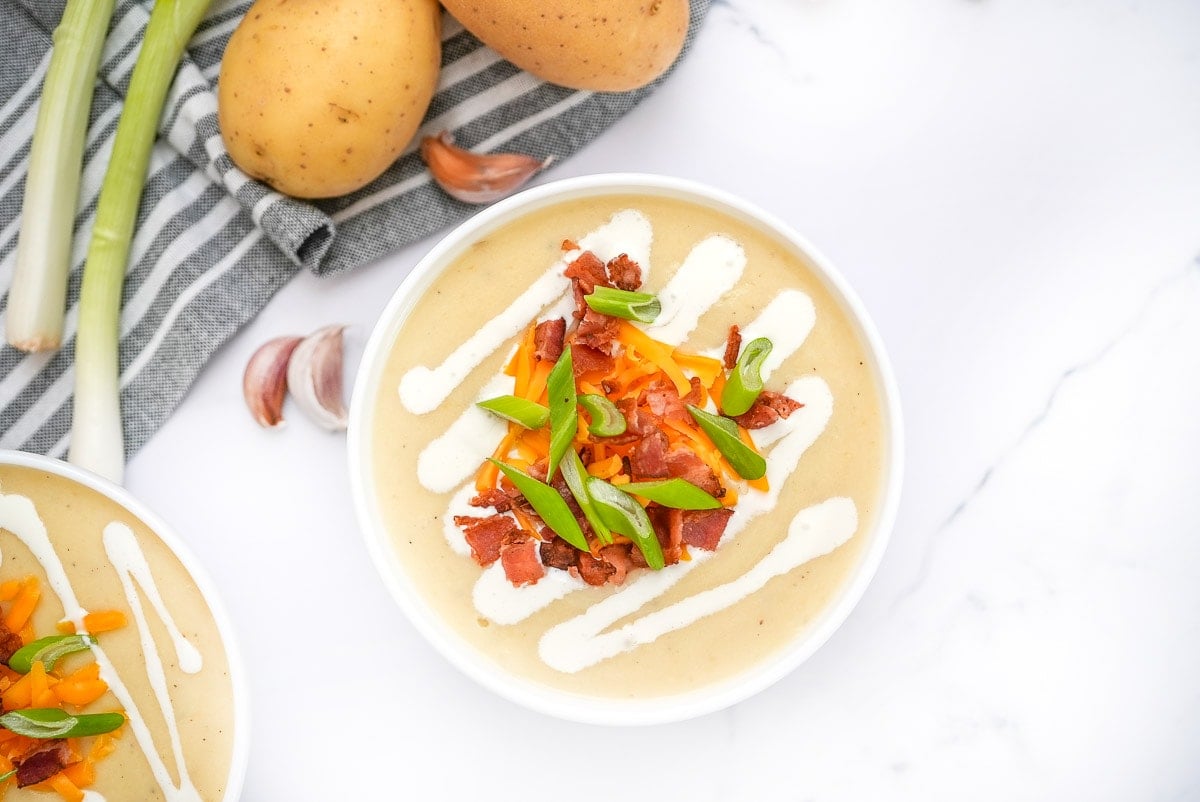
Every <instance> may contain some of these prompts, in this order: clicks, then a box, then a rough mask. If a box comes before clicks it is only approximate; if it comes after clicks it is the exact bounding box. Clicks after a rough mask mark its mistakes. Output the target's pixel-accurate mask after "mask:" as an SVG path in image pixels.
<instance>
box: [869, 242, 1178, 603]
mask: <svg viewBox="0 0 1200 802" xmlns="http://www.w3.org/2000/svg"><path fill="white" fill-rule="evenodd" d="M1197 274H1200V255H1198V256H1197V257H1196V258H1195V259H1193V260H1192V261H1191V262H1189V263H1188V265H1187V267H1186V268H1184V269H1183V270H1180V271H1176V272H1175V273H1171V274H1169V275H1167V276H1166V277H1165V278H1163V279H1162V280H1160V281H1159V282H1158V283H1157V284H1155V285H1154V286H1153V287H1151V289H1150V291H1149V292H1148V293H1147V294H1146V296H1145V298H1144V299H1143V301H1142V303H1141V305H1140V306H1139V307H1138V310H1137V312H1135V313H1134V314H1133V315H1132V316H1131V317H1130V318H1129V320H1128V322H1127V323H1126V324H1125V325H1124V326H1123V327H1122V328H1121V329H1120V330H1119V331H1117V332H1116V333H1115V334H1114V335H1112V336H1111V337H1109V339H1108V340H1107V341H1106V342H1104V344H1103V345H1101V346H1100V348H1098V349H1096V350H1095V351H1094V352H1093V353H1092V354H1091V355H1090V356H1088V357H1086V358H1084V359H1082V360H1080V361H1079V362H1076V363H1075V364H1073V365H1071V366H1069V367H1067V368H1066V369H1065V370H1063V371H1062V373H1060V374H1059V376H1058V378H1057V379H1055V381H1054V384H1053V385H1052V386H1051V388H1050V390H1049V392H1048V393H1047V394H1046V400H1045V402H1044V403H1043V404H1042V407H1041V409H1040V410H1038V412H1037V414H1035V415H1034V416H1033V417H1032V418H1031V419H1030V420H1029V422H1028V423H1027V424H1026V425H1025V427H1024V428H1023V429H1022V430H1021V433H1020V434H1019V435H1018V436H1017V437H1016V439H1015V440H1014V441H1013V442H1012V444H1011V445H1009V446H1008V447H1007V448H1005V449H1004V450H1003V451H1001V452H1000V454H998V455H997V456H996V458H995V459H994V460H993V461H992V463H991V464H990V465H988V466H987V467H986V468H985V469H984V470H983V472H982V473H981V474H980V476H979V480H978V481H976V483H975V484H974V486H973V487H972V488H971V490H969V491H968V492H967V494H966V496H964V497H963V498H962V499H961V500H960V501H959V502H958V503H957V504H956V505H955V506H954V507H953V509H951V511H950V513H949V514H948V515H947V516H946V517H945V518H944V519H943V520H942V522H941V524H939V525H938V527H937V528H936V529H935V530H934V531H933V533H932V534H931V535H930V536H929V538H928V539H927V540H926V543H925V549H924V552H923V553H922V555H921V562H920V564H919V566H918V568H917V572H916V575H915V576H914V578H913V581H912V582H911V583H910V584H909V585H908V586H907V587H905V588H904V589H903V590H902V591H900V593H899V594H897V596H896V600H895V601H894V602H893V603H892V608H893V609H895V608H897V607H899V606H900V605H902V604H903V603H904V602H906V601H907V600H908V599H910V598H912V596H913V595H915V594H916V593H917V591H919V590H920V589H921V587H922V586H923V585H924V584H925V580H927V579H928V578H929V574H930V572H931V571H932V569H933V562H934V560H935V558H936V556H937V552H938V550H939V549H940V547H941V546H942V544H943V543H945V541H946V537H947V535H948V534H949V532H950V531H951V530H952V529H953V528H954V525H955V523H956V522H957V521H958V519H959V518H960V517H962V514H963V513H964V512H966V510H967V509H969V508H970V507H971V506H972V505H973V504H974V503H975V501H976V500H977V499H978V498H979V497H980V496H981V495H982V494H983V492H984V491H985V490H986V489H987V487H988V485H989V484H990V483H991V480H992V477H993V476H994V475H995V474H996V471H997V470H998V469H999V468H1000V467H1001V466H1003V465H1004V464H1006V463H1007V462H1008V461H1009V460H1010V459H1011V458H1012V457H1013V455H1015V454H1016V453H1017V452H1019V451H1020V450H1021V448H1022V447H1023V446H1024V445H1025V443H1026V442H1028V441H1029V438H1030V437H1032V436H1033V434H1034V433H1035V432H1037V430H1038V429H1039V428H1040V427H1041V426H1042V424H1043V423H1045V421H1046V419H1047V418H1048V417H1049V416H1050V413H1051V412H1052V411H1053V410H1054V408H1055V405H1056V404H1057V402H1058V398H1059V396H1060V395H1061V393H1062V391H1063V389H1064V388H1065V387H1066V386H1067V385H1068V384H1069V383H1070V382H1071V381H1072V379H1073V378H1074V377H1076V376H1077V375H1079V374H1080V373H1083V372H1085V371H1087V370H1090V369H1091V368H1094V367H1096V366H1097V365H1099V364H1100V363H1102V362H1103V361H1104V360H1105V358H1106V357H1107V356H1108V355H1109V354H1110V353H1112V351H1113V349H1115V348H1116V347H1117V346H1118V345H1120V344H1121V343H1122V342H1123V341H1124V340H1125V339H1126V338H1127V337H1128V336H1129V335H1130V334H1132V333H1134V332H1136V331H1137V330H1139V329H1140V328H1141V327H1142V326H1143V325H1144V324H1145V322H1146V321H1147V320H1148V319H1149V317H1150V313H1151V311H1152V310H1153V309H1154V307H1155V305H1156V304H1157V303H1158V301H1159V299H1160V298H1162V297H1163V296H1164V295H1166V294H1168V293H1169V292H1171V291H1172V290H1173V289H1175V288H1176V287H1177V286H1178V285H1179V284H1181V283H1183V282H1185V281H1188V280H1191V279H1192V278H1193V277H1195V276H1196V275H1197Z"/></svg>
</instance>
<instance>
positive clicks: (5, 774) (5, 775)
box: [0, 769, 17, 783]
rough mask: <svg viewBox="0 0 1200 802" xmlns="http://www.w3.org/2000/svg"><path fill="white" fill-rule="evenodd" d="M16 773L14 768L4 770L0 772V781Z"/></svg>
mask: <svg viewBox="0 0 1200 802" xmlns="http://www.w3.org/2000/svg"><path fill="white" fill-rule="evenodd" d="M16 774H17V770H16V769H13V770H12V771H6V772H4V773H3V774H0V783H2V782H4V781H5V780H7V779H8V778H10V777H15V776H16Z"/></svg>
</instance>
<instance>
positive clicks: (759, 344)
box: [721, 337, 771, 417]
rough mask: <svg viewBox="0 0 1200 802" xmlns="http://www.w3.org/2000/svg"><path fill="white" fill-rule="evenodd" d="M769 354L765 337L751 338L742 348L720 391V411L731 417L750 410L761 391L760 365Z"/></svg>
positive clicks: (769, 346)
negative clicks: (723, 387)
mask: <svg viewBox="0 0 1200 802" xmlns="http://www.w3.org/2000/svg"><path fill="white" fill-rule="evenodd" d="M770 354H771V341H770V340H768V339H767V338H766V337H759V338H758V339H757V340H751V341H750V343H749V344H748V345H747V346H746V347H745V348H744V349H743V350H742V355H741V356H740V357H738V361H737V364H736V365H734V367H733V370H732V371H731V372H730V374H729V379H728V380H727V381H726V382H725V389H724V390H723V391H722V392H721V411H722V412H724V413H725V414H726V415H729V416H730V417H733V416H736V415H744V414H746V413H747V412H749V411H750V407H752V406H754V400H755V399H756V398H758V394H759V393H761V392H762V388H763V380H762V366H763V362H765V361H766V359H767V357H768V356H769V355H770Z"/></svg>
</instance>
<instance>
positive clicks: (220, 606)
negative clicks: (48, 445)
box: [0, 449, 250, 802]
mask: <svg viewBox="0 0 1200 802" xmlns="http://www.w3.org/2000/svg"><path fill="white" fill-rule="evenodd" d="M0 466H11V467H18V468H33V469H36V470H42V471H46V472H47V473H51V474H54V475H55V476H58V477H59V478H62V479H67V480H68V481H72V482H75V483H76V484H79V485H83V486H84V487H86V488H88V489H90V490H93V491H95V492H97V493H99V494H101V495H102V496H105V497H106V498H108V499H109V500H110V501H113V502H115V503H116V504H118V505H119V506H121V507H122V508H124V509H125V510H126V511H127V512H129V513H131V514H132V515H134V516H135V517H136V518H138V519H139V520H141V522H142V523H144V524H145V525H146V527H147V528H148V529H150V531H152V532H153V533H154V534H155V536H156V537H158V539H159V540H161V541H162V542H163V543H164V544H165V545H166V547H167V548H168V549H169V550H170V551H171V553H172V554H174V555H175V558H176V559H178V560H179V562H180V564H182V565H183V568H184V570H185V571H187V572H188V574H189V575H190V576H191V577H192V581H194V582H195V583H196V587H197V588H198V589H199V590H200V596H201V597H202V598H203V599H204V602H205V604H207V605H208V609H209V612H210V613H211V614H212V617H213V620H214V621H215V622H216V625H217V634H218V635H219V636H220V638H221V645H222V646H223V647H224V648H225V659H226V663H227V664H228V665H229V679H230V685H231V686H232V693H233V744H232V749H231V753H230V758H229V773H228V776H227V779H226V781H225V794H224V796H222V797H221V799H222V802H237V800H238V799H240V798H241V795H242V789H243V787H244V784H245V780H246V769H247V766H248V765H249V758H250V702H249V683H248V680H247V675H246V668H245V664H244V662H243V660H242V653H241V649H240V647H239V646H238V641H237V637H236V633H235V631H234V628H233V622H232V619H230V617H229V614H228V612H227V611H226V609H225V604H224V602H223V601H222V599H221V595H220V593H218V591H217V587H216V585H215V584H214V583H213V581H212V578H211V577H210V576H209V575H208V572H207V571H206V570H205V568H204V566H203V564H202V563H201V562H200V559H199V558H198V557H197V556H196V555H195V553H194V552H193V551H192V550H191V548H190V547H189V546H188V545H187V543H186V542H184V541H183V540H182V539H181V538H180V537H179V535H178V534H177V533H176V532H175V530H174V529H173V528H172V527H171V526H170V525H169V524H168V523H167V522H166V521H165V520H163V519H162V518H160V517H159V516H158V515H157V514H156V513H155V512H154V511H153V510H151V509H150V508H149V507H147V506H146V505H145V504H143V503H142V502H141V501H139V500H138V499H137V498H136V497H135V496H134V495H133V494H131V493H130V492H129V491H128V490H126V489H125V488H123V487H121V486H120V485H117V484H115V483H113V482H112V481H110V480H108V479H105V478H104V477H102V476H100V475H98V474H95V473H92V472H91V471H89V470H86V469H84V468H80V467H79V466H77V465H72V464H71V463H69V462H64V461H62V460H59V459H55V458H53V457H46V456H42V455H41V454H32V453H29V452H26V451H13V450H9V449H0Z"/></svg>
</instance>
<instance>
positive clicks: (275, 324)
mask: <svg viewBox="0 0 1200 802" xmlns="http://www.w3.org/2000/svg"><path fill="white" fill-rule="evenodd" d="M606 171H647V172H657V173H665V174H671V175H678V176H683V177H687V178H694V179H699V180H702V181H706V182H709V183H711V184H714V185H716V186H718V187H721V188H724V189H727V190H731V191H733V192H735V193H738V194H741V195H743V196H745V197H747V198H749V199H751V200H753V201H756V202H758V203H759V204H761V205H763V206H765V207H767V208H768V209H770V210H772V211H774V212H776V213H777V214H779V215H781V216H783V217H784V218H786V219H788V220H790V221H791V222H792V223H793V224H794V225H795V226H796V227H798V228H799V229H800V230H801V231H802V232H803V233H804V234H805V235H806V236H808V237H809V238H810V239H811V240H812V241H814V242H815V243H816V244H817V245H818V247H820V248H821V249H822V250H823V251H825V252H826V254H827V255H828V256H829V257H830V258H831V259H832V260H833V261H834V262H835V263H836V264H838V265H839V266H840V268H841V269H842V271H843V272H844V273H845V274H846V275H847V276H848V277H849V279H850V280H851V281H852V282H853V283H854V285H855V286H856V287H857V289H858V291H859V293H860V294H861V295H862V297H863V298H864V300H865V302H866V304H867V306H868V308H869V309H870V310H871V312H872V313H873V315H874V317H875V320H876V322H877V323H878V325H879V327H880V329H881V331H882V334H883V336H884V339H885V340H886V342H887V343H888V344H889V347H890V351H891V356H892V358H893V361H894V363H895V367H896V371H897V374H898V377H899V382H900V387H901V392H902V396H903V401H904V405H905V411H906V417H907V440H908V459H907V483H906V487H905V492H904V500H903V504H902V507H901V511H900V517H899V522H898V525H897V527H896V530H895V535H894V537H893V540H892V545H891V547H890V550H889V552H888V554H887V555H886V556H885V558H884V562H883V565H882V568H881V570H880V572H879V574H878V576H877V578H876V580H875V582H874V583H873V585H872V586H871V587H870V589H869V590H868V592H867V594H866V597H865V598H864V600H863V601H862V603H861V604H860V605H859V607H858V609H857V610H856V611H855V612H854V614H853V615H852V616H851V617H850V619H849V621H848V622H847V623H846V624H845V625H844V626H843V628H842V629H841V630H840V631H839V632H838V633H837V634H836V635H835V636H834V638H833V639H832V640H831V641H830V643H829V644H828V645H827V646H826V647H825V648H824V649H823V650H821V651H820V652H819V653H818V654H817V655H816V656H815V657H814V658H813V659H812V660H810V661H809V662H808V663H807V664H805V665H804V666H802V667H801V668H800V669H799V670H797V671H796V672H795V673H794V674H792V675H791V676H789V677H788V678H787V679H785V680H784V681H782V682H780V683H779V684H778V685H776V686H775V687H773V688H771V689H770V690H768V691H766V692H764V693H762V694H761V695H759V696H758V697H756V698H754V699H752V700H750V701H747V702H744V703H742V704H740V705H737V706H736V707H734V708H732V709H730V710H727V711H725V712H722V713H718V714H714V715H710V716H707V717H705V718H702V719H699V720H695V721H691V722H687V723H682V724H678V725H672V726H665V727H658V728H651V729H640V730H608V729H602V728H594V727H587V726H581V725H575V724H570V723H564V722H560V721H557V720H553V719H549V718H546V717H544V716H541V715H538V714H535V713H531V712H527V711H525V710H523V709H520V708H518V707H515V706H514V705H512V704H510V703H508V702H506V701H503V700H501V699H498V698H496V697H493V696H492V695H490V694H489V693H487V692H485V691H484V690H482V689H481V688H479V687H477V686H476V685H474V684H473V683H472V682H470V681H469V680H467V679H465V678H464V677H463V676H461V675H460V674H458V672H457V671H455V670H454V669H453V668H451V667H450V666H449V665H448V664H447V663H446V662H445V661H444V660H443V659H442V658H441V657H440V656H439V655H438V654H437V653H435V652H434V651H433V650H432V649H431V648H430V647H429V646H428V645H427V644H426V643H425V642H424V641H423V640H422V639H421V638H420V637H419V636H418V635H417V633H416V632H415V631H414V629H413V628H412V627H411V626H410V625H409V624H408V622H407V621H406V620H405V619H404V618H403V617H402V615H401V613H400V611H399V610H398V608H397V607H396V606H395V605H394V604H393V603H392V601H391V599H390V598H389V596H388V595H387V593H386V592H385V590H384V588H383V585H382V584H381V582H380V581H379V580H378V579H377V577H376V575H375V573H374V569H373V568H372V566H371V565H370V563H369V561H368V558H367V555H366V552H365V550H364V548H363V545H362V542H361V538H360V536H359V534H358V532H357V530H356V526H355V521H354V517H353V512H352V509H351V504H350V497H349V489H348V487H347V481H346V473H345V468H344V463H345V450H346V449H345V440H344V438H343V437H340V436H336V435H327V434H324V433H320V432H318V431H316V430H315V429H314V427H313V426H311V425H309V424H308V423H307V422H306V421H305V420H303V419H301V418H300V417H299V416H298V415H293V420H292V421H291V425H290V426H289V427H288V428H287V430H286V431H284V432H282V433H279V432H271V433H267V432H263V431H260V430H258V429H257V428H256V427H255V426H254V424H253V423H252V422H251V421H250V418H249V416H248V415H247V414H246V412H245V410H244V408H243V406H242V399H241V390H240V378H241V371H242V367H243V365H244V364H245V361H246V359H247V357H248V356H249V354H250V353H251V351H252V350H253V349H254V348H255V347H256V346H257V345H258V344H259V343H261V342H262V341H264V340H265V339H267V338H268V337H271V336H274V335H277V334H281V333H285V332H303V331H305V330H308V329H312V328H315V327H316V326H318V325H319V324H324V323H328V322H338V321H340V322H347V323H350V324H351V325H352V329H351V333H350V340H351V343H350V349H351V357H352V360H353V359H356V358H357V356H358V354H359V353H360V352H361V347H362V344H363V342H364V340H365V338H366V336H367V333H368V331H369V329H370V326H371V324H372V322H373V321H374V320H375V318H376V316H377V315H378V313H379V312H380V310H381V309H382V307H383V304H384V302H385V300H386V298H387V297H388V296H389V295H390V293H391V292H392V290H393V288H394V287H395V286H396V285H397V284H398V282H399V281H400V279H401V278H402V277H403V276H404V275H405V274H406V272H407V271H408V270H409V269H410V268H411V267H412V265H413V264H414V263H415V262H416V261H417V259H418V258H419V257H420V256H421V254H422V253H423V252H424V251H425V250H426V248H427V247H428V245H429V243H421V244H419V245H416V246H413V247H410V248H407V249H405V250H403V251H400V252H398V253H396V254H394V255H393V256H392V257H390V258H388V259H385V260H383V261H382V262H380V263H378V264H375V265H373V266H370V267H367V268H365V269H362V270H359V271H357V272H356V273H354V274H353V275H350V276H346V277H343V278H338V279H334V280H331V281H326V282H319V281H317V280H316V279H314V278H312V277H309V276H302V277H300V278H299V279H297V280H296V281H295V282H293V283H292V284H291V285H289V286H288V287H287V288H286V289H285V290H284V291H283V292H281V293H280V294H279V296H278V297H277V298H276V299H275V300H274V301H273V302H272V303H271V305H270V306H269V307H268V308H267V310H266V311H265V312H264V314H263V315H262V316H261V317H260V318H259V319H258V320H256V321H255V322H254V323H253V324H252V325H251V326H250V327H249V328H248V329H247V330H246V331H245V332H244V333H243V334H242V335H241V336H239V337H238V338H237V339H236V340H234V341H233V342H232V343H231V344H230V345H229V346H228V347H227V348H226V349H225V350H224V351H223V352H222V353H221V354H220V355H219V356H218V358H217V359H216V360H215V361H214V362H213V363H212V365H211V367H210V368H209V369H208V370H207V371H206V372H205V374H204V375H203V376H202V378H201V380H200V381H199V383H198V384H197V386H196V388H195V390H194V391H193V392H192V394H191V395H190V397H189V398H188V399H187V400H186V402H185V403H184V404H183V405H182V407H181V408H180V409H179V411H178V413H177V414H176V415H175V416H174V418H173V419H172V420H171V421H170V422H169V424H168V425H167V426H166V427H165V428H164V429H163V430H162V432H161V433H160V434H158V435H157V436H156V437H155V438H154V439H153V440H152V442H151V443H150V444H149V445H148V446H147V447H146V448H145V449H144V450H143V451H142V452H141V453H140V454H138V455H137V457H136V458H135V459H134V460H133V462H132V464H131V466H130V469H129V474H128V486H129V487H130V488H131V489H132V490H133V491H134V492H135V493H136V494H138V495H139V496H141V497H142V498H144V499H145V500H146V501H147V502H148V503H149V504H151V505H152V506H153V507H154V508H156V509H157V510H158V511H159V512H160V513H161V514H162V515H163V516H165V517H167V518H168V519H169V520H171V521H172V522H174V525H175V526H176V527H177V528H178V529H179V530H180V532H181V533H182V535H183V536H184V537H185V538H186V539H187V540H189V541H190V542H191V544H192V545H193V546H194V548H195V550H196V551H197V552H199V554H200V556H201V557H202V559H203V561H204V562H205V563H206V564H207V566H208V567H209V569H210V571H211V573H212V574H213V575H214V577H215V579H216V581H217V583H218V584H219V586H220V587H221V589H222V590H223V592H224V594H225V597H226V600H227V602H228V605H229V607H230V608H231V609H232V613H233V618H234V621H235V625H236V628H237V630H238V634H239V635H240V637H241V643H242V647H243V651H244V653H245V656H246V659H247V661H248V662H249V665H250V670H251V681H250V685H251V691H252V695H253V717H254V725H253V726H254V733H253V751H252V757H251V762H250V770H249V775H248V778H247V785H246V792H245V799H247V800H277V799H295V800H326V799H352V798H356V799H384V798H387V799H392V798H396V799H400V798H404V799H442V798H445V799H484V800H493V799H513V800H517V799H520V800H529V799H571V800H579V801H580V802H583V801H584V800H602V799H603V800H607V799H611V798H613V797H614V795H619V796H629V797H631V798H647V799H650V798H653V799H689V800H749V799H787V800H864V799H920V800H930V799H954V800H961V799H972V800H974V799H997V800H1013V799H1046V800H1061V799H1088V800H1131V799H1138V800H1179V799H1193V798H1200V763H1198V762H1197V755H1198V753H1200V583H1198V582H1197V579H1196V571H1197V569H1196V566H1197V564H1198V563H1200V492H1198V491H1197V485H1198V483H1200V482H1198V480H1200V457H1198V454H1200V264H1198V262H1197V256H1198V255H1200V4H1198V3H1196V2H1195V0H1178V1H1177V2H1166V1H1159V2H1135V1H1134V0H932V1H931V0H889V2H879V0H726V2H720V3H718V4H717V5H715V6H714V8H713V10H712V13H711V15H710V17H709V19H708V21H707V23H706V24H705V27H704V30H703V31H702V32H701V35H700V38H699V41H698V43H697V46H696V49H695V51H694V53H693V54H692V56H691V58H690V59H689V60H688V61H687V62H686V63H684V64H683V65H682V66H681V67H680V69H679V70H678V72H677V74H676V75H675V76H674V78H673V79H672V80H671V81H670V82H669V84H667V85H666V86H665V87H663V88H662V89H661V91H659V92H658V93H657V94H656V95H654V96H653V97H652V98H650V99H649V100H648V101H647V102H646V103H644V104H643V105H642V106H641V107H640V108H639V109H638V110H636V111H635V112H634V113H633V114H631V115H630V116H629V117H628V118H627V119H625V120H624V121H622V122H621V123H619V124H618V125H617V126H616V127H614V128H613V129H612V130H611V131H610V132H608V133H606V134H605V135H604V136H603V137H601V138H600V140H598V141H597V142H596V143H594V144H593V145H591V146H590V147H588V148H587V149H586V150H585V151H584V152H583V153H582V154H580V155H579V156H578V157H576V158H573V159H571V160H569V161H567V162H565V163H563V164H561V165H560V166H558V167H556V168H555V169H554V170H553V171H552V172H551V173H549V174H548V175H547V176H545V178H546V179H547V180H549V179H553V178H560V177H565V176H570V175H577V174H584V173H592V172H606ZM613 775H615V776H613ZM384 789H386V790H384Z"/></svg>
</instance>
